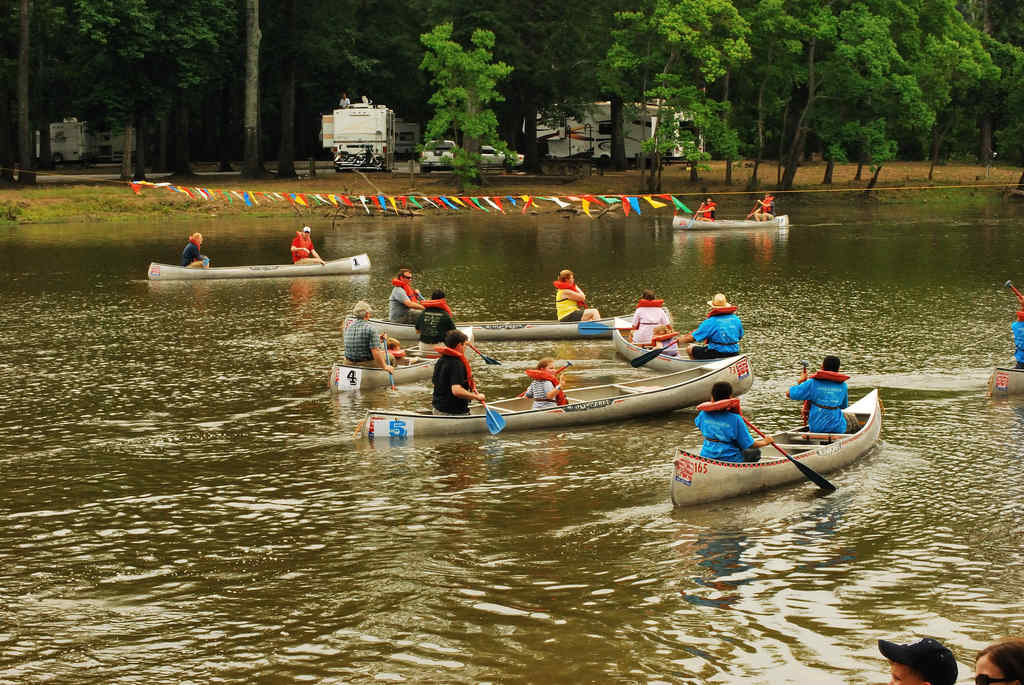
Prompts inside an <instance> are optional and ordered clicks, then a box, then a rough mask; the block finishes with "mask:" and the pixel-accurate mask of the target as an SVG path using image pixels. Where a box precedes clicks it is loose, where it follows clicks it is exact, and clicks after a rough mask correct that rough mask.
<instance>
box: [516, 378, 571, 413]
mask: <svg viewBox="0 0 1024 685" xmlns="http://www.w3.org/2000/svg"><path fill="white" fill-rule="evenodd" d="M526 375H527V376H529V377H530V378H532V379H533V380H535V381H551V384H552V385H558V384H559V379H558V376H557V375H555V372H554V371H548V370H547V369H527V370H526ZM535 399H541V398H539V397H538V398H535ZM555 402H557V403H558V405H559V406H562V405H563V404H569V400H568V399H566V397H565V393H564V392H562V389H561V388H559V389H558V394H557V395H555Z"/></svg>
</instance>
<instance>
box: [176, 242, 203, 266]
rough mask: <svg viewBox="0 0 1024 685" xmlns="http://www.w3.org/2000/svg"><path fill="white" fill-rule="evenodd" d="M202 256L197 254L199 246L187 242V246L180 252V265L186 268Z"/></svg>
mask: <svg viewBox="0 0 1024 685" xmlns="http://www.w3.org/2000/svg"><path fill="white" fill-rule="evenodd" d="M202 258H203V256H202V255H201V254H199V246H198V245H196V244H195V243H193V242H192V241H191V240H190V241H188V245H186V246H185V249H184V250H182V252H181V265H182V266H188V265H189V264H191V263H192V262H194V261H196V260H197V259H202Z"/></svg>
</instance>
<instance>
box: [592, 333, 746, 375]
mask: <svg viewBox="0 0 1024 685" xmlns="http://www.w3.org/2000/svg"><path fill="white" fill-rule="evenodd" d="M612 342H613V343H614V344H615V351H616V352H618V353H619V354H620V355H622V356H623V357H625V358H626V360H627V361H633V360H634V359H636V358H637V357H639V356H641V355H643V354H647V353H648V352H651V351H652V350H653V349H654V348H651V347H641V346H640V345H635V344H633V343H632V342H630V341H629V340H627V339H626V336H625V335H624V334H623V333H622V331H619V330H616V331H615V332H614V333H613V334H612ZM679 348H680V349H679V354H678V355H676V356H675V357H673V356H671V355H668V354H659V355H658V356H657V357H655V358H654V359H652V360H650V361H649V362H647V363H646V364H644V365H643V366H642V367H640V368H643V369H649V370H651V371H660V372H661V373H671V372H672V371H680V370H682V369H688V368H691V367H693V366H699V365H701V364H706V363H707V362H708V360H707V359H690V358H689V357H687V356H686V350H685V349H684V348H685V345H680V346H679ZM741 355H742V353H740V354H737V355H736V356H734V357H722V359H729V360H733V359H736V357H739V356H741ZM747 363H748V364H749V360H748V362H747Z"/></svg>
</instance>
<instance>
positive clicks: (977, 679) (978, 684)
mask: <svg viewBox="0 0 1024 685" xmlns="http://www.w3.org/2000/svg"><path fill="white" fill-rule="evenodd" d="M1015 680H1017V679H1016V678H993V677H992V676H989V675H976V676H974V685H989V683H1012V682H1013V681H1015Z"/></svg>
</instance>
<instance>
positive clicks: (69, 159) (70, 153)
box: [50, 117, 136, 165]
mask: <svg viewBox="0 0 1024 685" xmlns="http://www.w3.org/2000/svg"><path fill="white" fill-rule="evenodd" d="M135 144H136V141H135V140H134V139H133V140H132V149H133V150H134V149H136V148H135ZM50 155H51V159H52V160H53V163H54V164H82V165H85V164H92V163H94V162H120V161H121V159H122V158H123V157H124V134H123V133H112V132H110V131H98V132H93V131H92V130H91V129H90V128H89V124H88V122H85V121H79V120H78V119H76V118H75V117H69V118H67V119H64V120H63V121H55V122H53V123H51V124H50Z"/></svg>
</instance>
